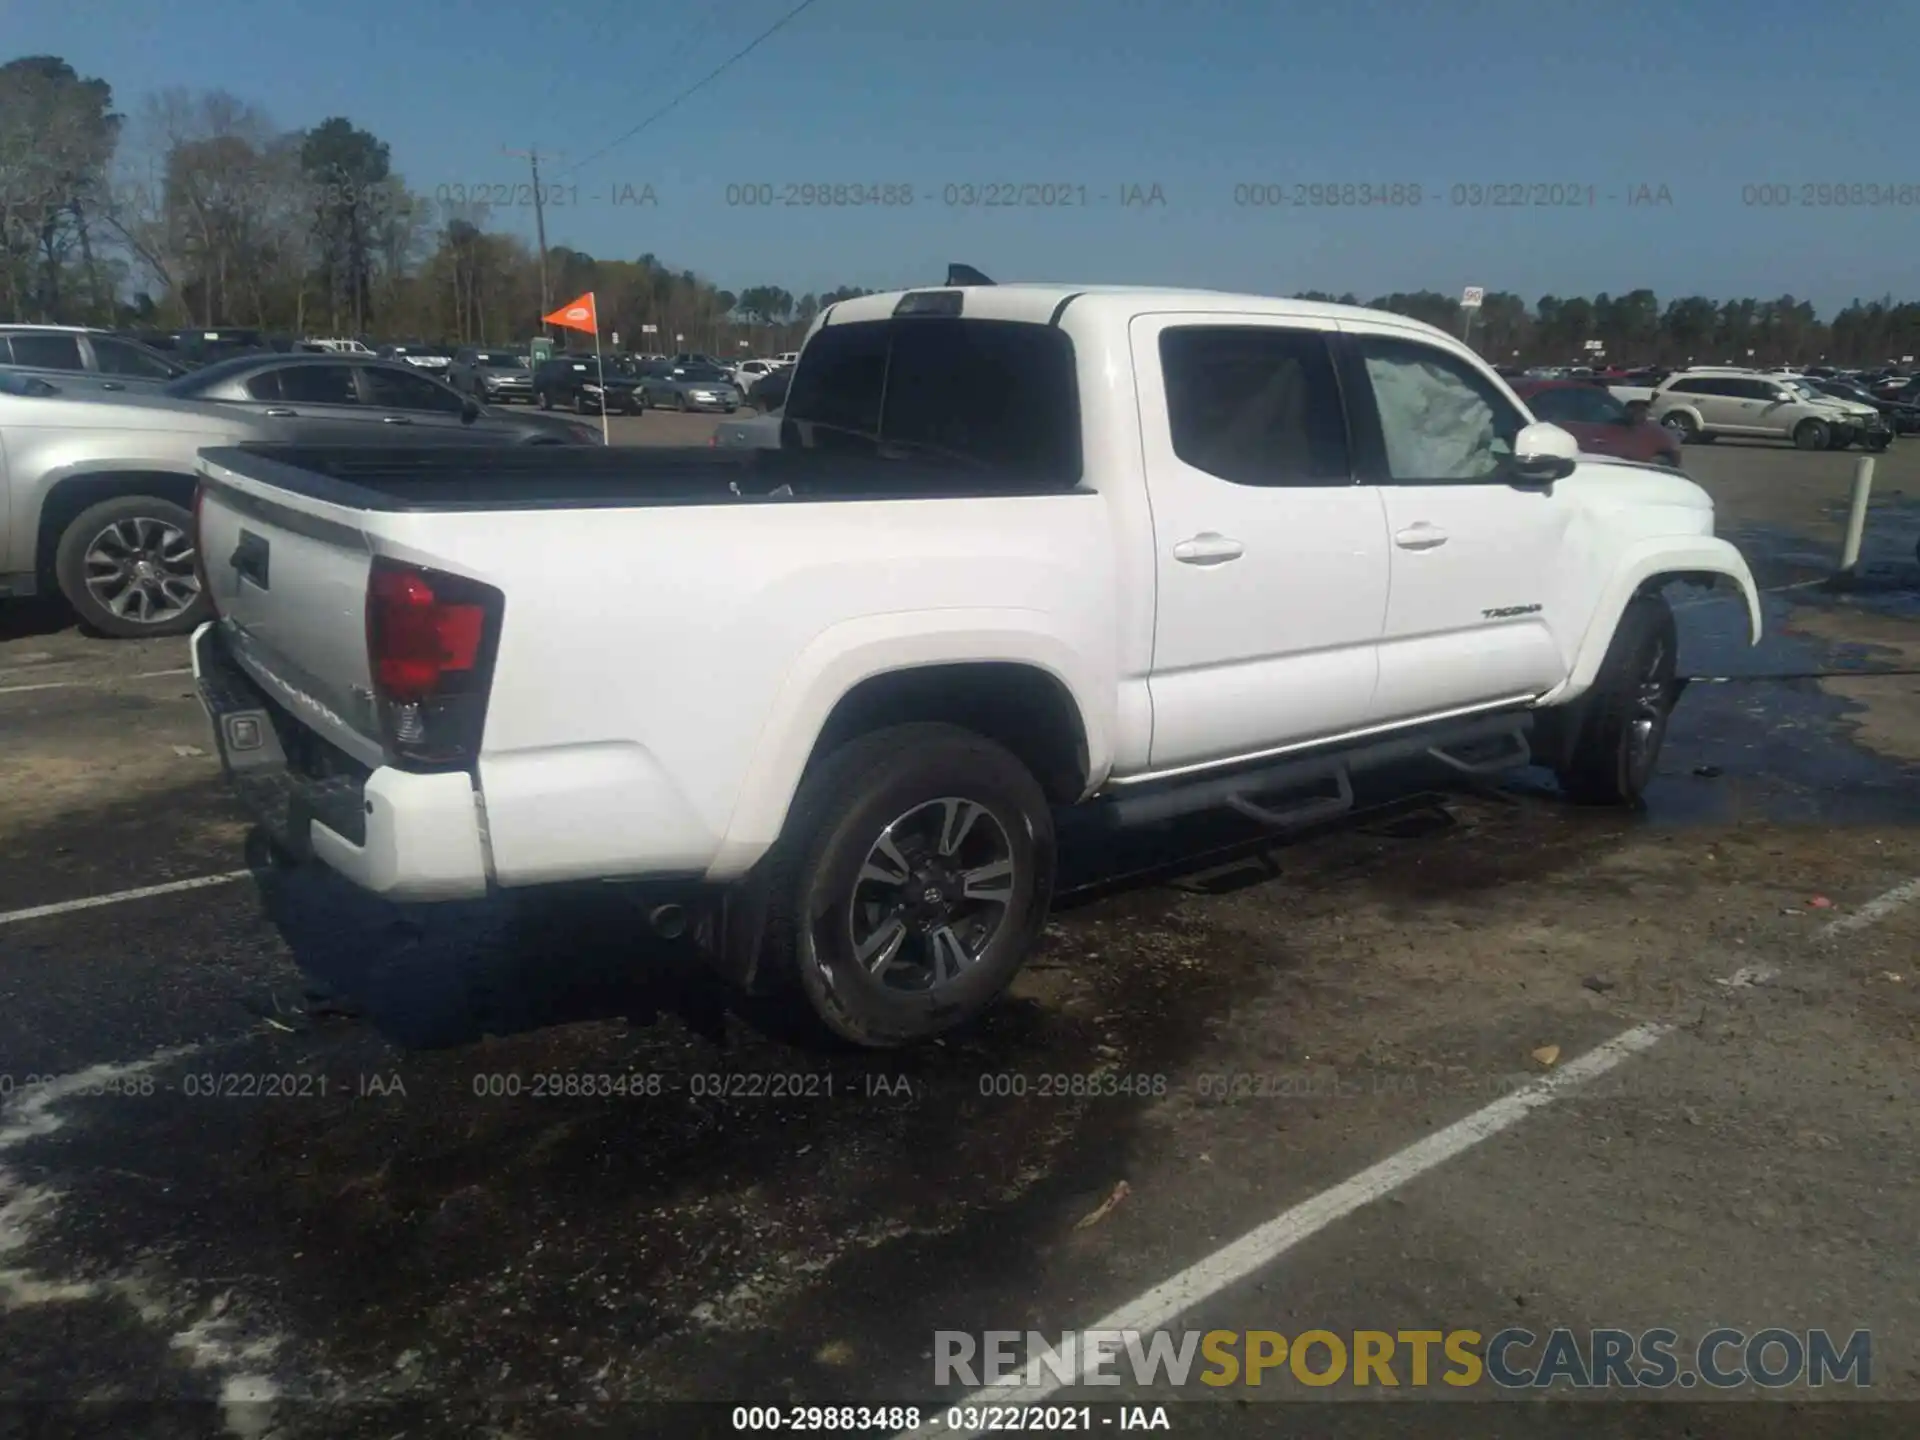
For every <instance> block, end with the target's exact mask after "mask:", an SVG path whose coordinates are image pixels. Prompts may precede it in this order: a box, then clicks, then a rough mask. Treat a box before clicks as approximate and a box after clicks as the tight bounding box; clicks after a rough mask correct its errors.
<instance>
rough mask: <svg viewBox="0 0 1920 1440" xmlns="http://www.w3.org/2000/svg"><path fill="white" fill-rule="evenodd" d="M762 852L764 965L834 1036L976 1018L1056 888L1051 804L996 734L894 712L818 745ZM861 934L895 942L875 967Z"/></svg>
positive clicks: (1027, 942)
mask: <svg viewBox="0 0 1920 1440" xmlns="http://www.w3.org/2000/svg"><path fill="white" fill-rule="evenodd" d="M943 802H944V803H943ZM962 820H964V822H965V823H964V824H961V823H957V822H959V821H962ZM956 832H957V833H959V834H960V835H961V837H962V838H961V839H960V840H959V841H958V842H957V843H956V844H955V845H954V846H953V847H952V850H951V853H950V854H946V855H943V854H942V845H943V842H944V841H945V840H946V839H947V838H949V837H950V836H951V835H953V834H954V833H956ZM929 837H930V838H929ZM889 846H891V847H892V848H891V854H892V855H895V856H898V857H900V858H902V859H904V860H905V861H906V862H907V863H906V864H905V865H904V866H901V865H899V864H898V863H897V862H896V861H895V860H893V859H891V858H887V856H886V855H884V854H883V851H885V850H886V849H887V847H889ZM761 863H762V866H763V867H764V869H763V871H762V872H761V874H760V875H759V876H757V877H756V880H757V882H758V883H761V884H763V885H765V887H766V895H767V899H768V906H767V929H766V932H765V949H764V951H763V953H762V961H763V965H764V966H765V972H764V973H766V974H767V975H768V977H769V978H770V979H771V980H772V981H773V982H774V985H775V986H776V988H777V989H779V990H783V991H786V992H787V993H789V994H791V993H792V992H793V991H795V990H797V991H798V992H799V995H800V996H802V997H804V998H805V1000H806V1002H807V1006H808V1008H809V1009H810V1010H811V1011H812V1013H813V1017H814V1018H815V1019H816V1020H817V1021H818V1022H819V1023H820V1024H821V1025H822V1026H824V1027H825V1029H826V1030H827V1031H829V1032H830V1033H831V1034H832V1035H833V1036H835V1037H837V1038H838V1039H840V1040H842V1041H848V1042H851V1043H853V1044H855V1045H860V1046H865V1047H868V1048H875V1049H879V1048H887V1047H891V1046H897V1045H906V1044H911V1043H913V1042H915V1041H919V1040H925V1039H928V1038H930V1037H932V1036H934V1035H938V1034H940V1033H942V1032H944V1031H947V1030H951V1029H952V1028H954V1027H955V1026H957V1025H961V1024H963V1023H965V1022H966V1021H968V1020H971V1019H972V1018H974V1017H975V1016H976V1015H978V1014H979V1013H980V1012H981V1011H983V1010H985V1009H986V1008H987V1006H989V1005H990V1004H992V1002H993V1001H994V1000H995V999H997V998H998V997H999V995H1000V994H1001V992H1002V991H1004V990H1005V989H1006V988H1007V986H1008V985H1009V984H1011V983H1012V981H1013V978H1014V976H1015V975H1016V974H1018V973H1019V970H1020V967H1021V966H1022V965H1023V964H1025V962H1026V959H1027V956H1028V954H1029V953H1030V952H1031V951H1032V949H1033V946H1034V943H1035V942H1036V941H1037V940H1038V939H1039V937H1040V931H1041V927H1042V926H1043V925H1044V924H1045V923H1046V918H1047V907H1048V905H1049V903H1050V902H1051V900H1052V896H1053V879H1054V834H1053V812H1052V809H1051V807H1050V806H1049V805H1048V803H1047V798H1046V796H1045V794H1044V793H1042V791H1041V789H1040V786H1039V784H1038V782H1037V781H1035V779H1034V778H1033V775H1032V774H1031V773H1030V772H1029V771H1028V770H1027V768H1026V766H1024V765H1023V764H1021V763H1020V761H1019V760H1018V759H1017V758H1015V757H1014V756H1013V755H1012V754H1011V753H1010V752H1008V751H1007V750H1006V749H1004V748H1003V747H1001V746H999V745H997V744H995V743H994V742H993V741H991V740H987V739H985V738H984V737H982V736H980V735H976V734H974V733H973V732H972V731H969V730H962V729H960V728H959V727H957V726H953V725H944V724H914V725H900V726H895V727H893V728H890V729H886V730H879V731H875V732H874V733H872V734H870V735H863V736H861V737H859V738H858V739H855V740H852V741H849V742H848V743H847V744H846V745H844V746H842V747H841V748H840V749H838V750H836V751H834V752H833V753H832V754H831V755H829V756H828V757H827V758H826V759H825V760H824V761H822V762H821V763H820V764H819V765H818V766H817V767H816V768H815V769H814V770H813V772H812V773H811V774H810V775H808V776H807V777H806V778H805V779H804V780H803V781H802V782H801V785H800V789H799V793H798V794H797V795H796V796H795V797H794V802H793V807H792V809H791V810H790V811H789V813H788V816H787V823H786V827H785V829H784V830H783V831H782V833H781V837H780V839H779V841H778V842H777V843H776V845H775V846H774V848H773V850H772V851H771V852H770V853H769V854H768V856H767V858H766V859H765V860H764V861H762V862H761ZM883 871H884V872H887V873H885V874H883V873H882V872H883ZM990 871H991V872H993V873H992V874H989V873H988V872H990ZM969 876H971V877H972V878H971V879H969V878H968V877H969ZM890 877H893V878H890ZM989 890H992V891H993V893H994V894H995V895H996V896H997V897H998V898H993V899H989V898H986V896H987V892H988V891H989ZM936 897H937V898H936ZM896 931H897V938H890V937H894V936H895V934H896ZM955 944H957V945H958V947H959V948H958V949H957V950H955V949H954V948H952V946H953V945H955ZM863 946H864V947H866V948H867V949H868V950H869V951H870V952H872V953H874V954H884V955H887V956H889V957H891V958H889V959H888V960H887V961H885V962H884V963H883V964H882V965H881V967H880V972H879V973H876V972H875V971H874V970H873V968H872V967H871V965H870V964H868V963H865V962H863V961H862V960H861V958H860V955H861V950H862V947H863Z"/></svg>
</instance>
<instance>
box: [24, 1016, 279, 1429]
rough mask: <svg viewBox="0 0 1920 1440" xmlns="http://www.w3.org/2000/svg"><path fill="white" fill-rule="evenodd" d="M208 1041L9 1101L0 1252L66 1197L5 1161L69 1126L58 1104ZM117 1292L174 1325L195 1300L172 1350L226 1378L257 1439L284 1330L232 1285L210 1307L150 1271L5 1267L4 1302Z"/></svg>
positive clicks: (237, 1411)
mask: <svg viewBox="0 0 1920 1440" xmlns="http://www.w3.org/2000/svg"><path fill="white" fill-rule="evenodd" d="M203 1048H204V1047H202V1046H199V1045H179V1046H174V1047H172V1048H169V1049H165V1050H156V1051H155V1052H154V1053H153V1054H151V1055H149V1056H148V1057H147V1058H146V1059H144V1060H136V1061H133V1062H131V1063H129V1064H125V1065H92V1066H89V1067H88V1068H87V1069H85V1070H81V1071H78V1072H76V1073H74V1074H72V1075H62V1076H59V1077H58V1078H56V1079H51V1080H47V1081H44V1082H42V1083H40V1084H37V1085H35V1086H33V1087H32V1088H31V1089H30V1090H28V1091H26V1092H25V1093H24V1094H22V1095H19V1096H16V1097H15V1098H14V1099H13V1100H12V1101H11V1103H9V1104H7V1105H6V1106H5V1107H4V1108H0V1258H4V1257H6V1256H8V1255H10V1254H12V1253H14V1252H19V1251H24V1250H27V1249H29V1248H31V1246H32V1245H33V1243H34V1241H35V1239H36V1237H37V1232H38V1230H39V1228H40V1225H41V1223H42V1222H43V1221H45V1219H46V1218H47V1217H48V1216H49V1215H50V1214H51V1213H52V1212H53V1210H54V1209H55V1208H56V1207H57V1206H58V1205H59V1202H60V1196H59V1194H58V1192H56V1191H54V1190H52V1189H50V1188H48V1187H47V1186H45V1185H28V1184H27V1183H26V1182H25V1181H24V1180H22V1179H21V1177H20V1176H19V1175H18V1174H16V1173H15V1172H14V1171H13V1170H11V1169H10V1168H8V1166H7V1165H6V1163H5V1160H6V1156H7V1154H8V1152H10V1151H12V1150H15V1149H18V1148H19V1147H20V1146H22V1145H24V1144H26V1143H27V1142H29V1141H31V1140H37V1139H39V1138H40V1137H42V1136H45V1135H51V1134H52V1133H53V1132H54V1131H56V1130H58V1129H59V1128H60V1125H61V1121H60V1117H59V1116H58V1115H56V1114H54V1106H55V1105H57V1104H59V1103H60V1102H61V1101H63V1100H68V1099H71V1098H73V1097H74V1096H76V1095H84V1094H88V1093H96V1094H97V1093H102V1092H110V1091H112V1090H113V1089H115V1088H117V1087H118V1086H119V1085H121V1084H122V1083H123V1082H125V1081H127V1080H129V1079H133V1078H136V1077H138V1076H140V1075H143V1074H146V1073H147V1072H148V1071H151V1070H154V1069H157V1068H159V1067H160V1066H162V1065H166V1064H169V1063H171V1062H172V1061H175V1060H180V1059H183V1058H185V1057H187V1056H190V1055H194V1054H197V1053H199V1052H200V1051H201V1050H202V1049H203ZM106 1299H118V1300H119V1301H121V1302H122V1303H124V1304H127V1305H129V1306H130V1307H131V1308H132V1309H133V1310H134V1312H135V1313H136V1314H138V1315H139V1316H140V1317H141V1318H142V1319H149V1320H154V1319H157V1318H158V1317H165V1318H166V1319H167V1320H169V1321H172V1322H174V1323H178V1322H177V1318H176V1317H179V1316H182V1315H183V1314H184V1313H187V1312H188V1310H189V1307H191V1308H192V1309H198V1310H199V1311H200V1314H199V1316H198V1318H197V1319H195V1320H193V1321H192V1323H190V1324H187V1325H185V1326H183V1327H182V1328H180V1329H177V1330H175V1331H174V1333H173V1334H172V1335H171V1336H170V1337H169V1346H170V1348H172V1349H174V1350H177V1351H180V1352H182V1353H183V1354H184V1355H185V1357H186V1361H187V1363H188V1364H189V1365H191V1366H192V1367H193V1368H194V1369H196V1370H201V1371H205V1372H207V1373H208V1374H210V1375H212V1376H213V1377H214V1378H215V1379H217V1380H218V1381H219V1382H220V1399H221V1404H222V1410H223V1418H224V1419H225V1421H226V1426H227V1430H228V1432H229V1433H231V1434H234V1435H236V1436H243V1437H248V1440H253V1437H257V1436H258V1435H259V1434H260V1433H261V1425H260V1421H261V1418H262V1416H263V1415H268V1414H270V1413H271V1412H270V1411H268V1410H267V1407H266V1406H265V1405H264V1404H263V1402H266V1401H271V1400H274V1399H276V1398H278V1395H279V1388H278V1387H277V1386H276V1385H275V1384H274V1381H273V1378H272V1376H271V1375H269V1374H267V1373H266V1366H267V1365H269V1364H270V1363H271V1362H272V1361H273V1359H274V1357H275V1355H276V1354H277V1353H278V1352H279V1351H280V1350H281V1349H282V1348H283V1347H284V1345H285V1340H284V1337H282V1336H280V1335H277V1334H274V1333H272V1332H270V1331H266V1330H264V1329H262V1328H261V1327H260V1326H259V1325H258V1324H255V1323H249V1321H248V1317H247V1316H246V1313H245V1311H244V1309H243V1307H240V1306H236V1305H235V1304H233V1303H232V1301H233V1296H232V1292H231V1291H226V1292H223V1293H221V1294H220V1295H219V1296H217V1297H216V1298H215V1299H214V1301H213V1303H212V1304H211V1305H206V1304H204V1302H202V1301H200V1299H199V1297H198V1296H195V1297H194V1299H193V1300H192V1301H188V1302H185V1303H182V1302H181V1301H178V1300H175V1299H173V1298H172V1297H160V1296H156V1295H155V1294H154V1292H153V1289H152V1281H151V1278H150V1277H149V1276H146V1275H142V1274H136V1273H133V1272H127V1273H122V1274H117V1275H116V1274H106V1275H99V1276H96V1277H94V1278H88V1279H79V1278H60V1277H52V1278H49V1277H46V1276H44V1275H39V1274H35V1273H34V1272H32V1271H30V1270H26V1269H22V1268H16V1267H5V1268H0V1309H7V1310H18V1309H24V1308H26V1307H27V1306H30V1305H50V1304H70V1303H72V1302H74V1301H78V1300H106Z"/></svg>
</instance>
